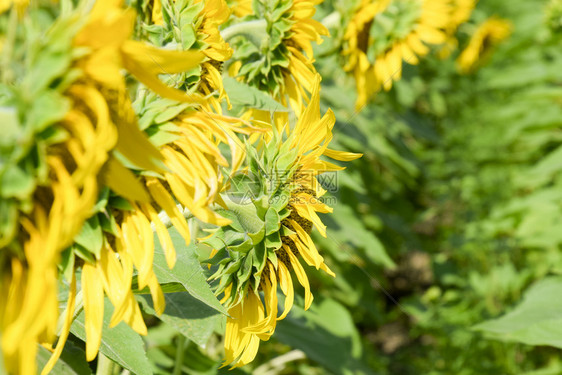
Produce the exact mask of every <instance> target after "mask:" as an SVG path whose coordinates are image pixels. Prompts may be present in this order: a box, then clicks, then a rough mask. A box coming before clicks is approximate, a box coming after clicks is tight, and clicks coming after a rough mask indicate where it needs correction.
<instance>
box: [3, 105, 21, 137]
mask: <svg viewBox="0 0 562 375" xmlns="http://www.w3.org/2000/svg"><path fill="white" fill-rule="evenodd" d="M0 124H2V137H0V146H10V145H14V144H15V143H16V142H17V140H18V139H19V138H21V136H22V130H23V129H22V127H21V125H20V123H19V119H18V114H17V112H16V110H15V109H14V108H11V107H0Z"/></svg>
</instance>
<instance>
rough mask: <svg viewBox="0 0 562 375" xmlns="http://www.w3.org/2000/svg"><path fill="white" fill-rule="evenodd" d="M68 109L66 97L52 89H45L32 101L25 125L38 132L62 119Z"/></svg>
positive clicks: (68, 104)
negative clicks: (45, 90)
mask: <svg viewBox="0 0 562 375" xmlns="http://www.w3.org/2000/svg"><path fill="white" fill-rule="evenodd" d="M69 109H70V103H69V101H68V99H66V98H64V97H63V96H62V95H60V94H58V93H55V92H54V91H47V92H45V93H43V94H42V95H41V96H39V97H38V98H36V99H35V100H34V101H33V103H32V105H31V108H30V112H29V113H26V127H27V128H28V129H33V131H34V132H40V131H42V130H44V129H45V128H46V127H47V126H48V125H51V124H53V123H55V122H57V121H60V120H62V118H63V117H64V116H65V114H66V113H67V112H68V110H69Z"/></svg>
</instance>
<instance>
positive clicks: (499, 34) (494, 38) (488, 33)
mask: <svg viewBox="0 0 562 375" xmlns="http://www.w3.org/2000/svg"><path fill="white" fill-rule="evenodd" d="M511 29H512V26H511V23H510V22H509V21H506V20H503V19H500V18H497V17H491V18H489V19H487V20H486V21H484V22H483V23H482V24H480V25H479V26H478V28H477V29H476V31H474V34H472V37H471V38H470V41H469V42H468V45H467V46H466V48H465V49H464V50H463V51H462V52H461V54H460V55H459V57H458V59H457V66H458V68H459V70H460V71H461V72H462V73H470V72H472V71H474V70H475V69H477V68H478V67H479V66H480V65H481V64H483V63H484V62H485V61H486V59H487V58H488V57H489V56H490V53H491V52H492V50H493V48H494V47H495V46H496V45H497V44H498V43H500V42H501V41H503V40H504V39H506V38H507V37H508V36H509V34H511Z"/></svg>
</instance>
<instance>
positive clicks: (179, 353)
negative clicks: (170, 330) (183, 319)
mask: <svg viewBox="0 0 562 375" xmlns="http://www.w3.org/2000/svg"><path fill="white" fill-rule="evenodd" d="M186 340H187V339H186V338H185V336H183V335H180V336H179V342H178V347H177V348H176V360H175V363H174V371H173V372H172V375H181V368H182V366H183V354H184V351H185V342H186Z"/></svg>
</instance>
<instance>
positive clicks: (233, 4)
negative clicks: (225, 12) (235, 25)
mask: <svg viewBox="0 0 562 375" xmlns="http://www.w3.org/2000/svg"><path fill="white" fill-rule="evenodd" d="M227 2H228V6H229V8H230V9H231V10H232V13H234V15H235V16H236V17H240V18H242V17H245V16H248V15H250V14H252V13H253V12H254V11H253V10H252V0H231V1H227Z"/></svg>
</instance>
